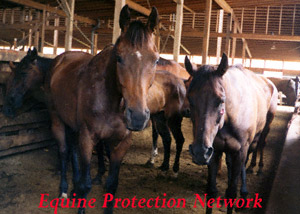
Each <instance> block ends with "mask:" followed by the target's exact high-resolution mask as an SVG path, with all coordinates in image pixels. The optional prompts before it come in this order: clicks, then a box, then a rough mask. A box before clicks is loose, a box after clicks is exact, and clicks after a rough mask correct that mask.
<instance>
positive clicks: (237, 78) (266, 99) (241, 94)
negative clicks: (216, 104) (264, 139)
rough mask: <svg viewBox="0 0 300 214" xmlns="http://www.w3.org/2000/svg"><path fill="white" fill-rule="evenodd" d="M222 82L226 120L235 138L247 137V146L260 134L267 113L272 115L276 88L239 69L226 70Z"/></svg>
mask: <svg viewBox="0 0 300 214" xmlns="http://www.w3.org/2000/svg"><path fill="white" fill-rule="evenodd" d="M224 78H225V81H226V94H227V96H226V112H227V117H228V118H229V120H230V123H231V126H232V127H235V128H236V130H237V132H240V134H239V135H240V136H245V135H247V136H248V138H249V139H250V142H251V141H252V140H251V139H253V138H254V136H255V135H256V134H257V133H259V132H261V131H262V130H263V128H264V126H265V123H266V118H267V114H268V112H269V111H270V110H272V111H274V112H275V111H276V105H277V100H276V99H277V90H276V87H275V86H274V85H273V84H272V83H270V82H269V81H268V80H267V79H266V78H264V77H261V76H258V75H256V74H255V73H253V72H252V71H250V70H247V69H244V68H242V67H235V66H232V67H230V68H229V69H228V70H227V72H226V74H225V75H224Z"/></svg>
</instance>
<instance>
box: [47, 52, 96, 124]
mask: <svg viewBox="0 0 300 214" xmlns="http://www.w3.org/2000/svg"><path fill="white" fill-rule="evenodd" d="M92 57H93V56H92V55H90V54H87V53H84V52H65V53H63V54H61V55H59V56H58V57H56V58H55V61H54V63H53V67H52V69H51V72H50V78H49V79H48V80H47V82H48V84H49V85H48V87H49V92H50V94H51V97H50V110H52V111H56V112H57V113H58V115H60V118H61V119H62V120H63V122H64V123H66V124H67V125H68V126H70V127H71V128H73V130H76V127H77V124H76V121H77V86H78V82H79V79H80V78H79V77H80V74H81V73H82V72H84V69H83V68H84V66H85V65H86V64H87V63H88V62H89V61H90V60H91V59H92ZM54 109H55V110H54Z"/></svg>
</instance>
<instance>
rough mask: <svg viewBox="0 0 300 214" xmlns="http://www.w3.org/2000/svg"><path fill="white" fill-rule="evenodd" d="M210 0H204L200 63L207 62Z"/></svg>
mask: <svg viewBox="0 0 300 214" xmlns="http://www.w3.org/2000/svg"><path fill="white" fill-rule="evenodd" d="M211 7H212V0H206V7H205V21H204V35H203V40H202V41H203V43H202V65H204V64H207V56H208V48H209V33H210V18H211Z"/></svg>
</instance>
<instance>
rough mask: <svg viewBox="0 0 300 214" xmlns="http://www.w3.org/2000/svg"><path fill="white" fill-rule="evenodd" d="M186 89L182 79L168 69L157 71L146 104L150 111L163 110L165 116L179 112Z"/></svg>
mask: <svg viewBox="0 0 300 214" xmlns="http://www.w3.org/2000/svg"><path fill="white" fill-rule="evenodd" d="M185 95H186V89H185V86H184V82H183V81H182V79H180V78H178V77H177V76H175V75H173V74H172V73H170V72H168V71H157V72H156V75H155V80H154V83H153V85H152V86H151V88H150V89H149V92H148V98H147V105H148V107H149V109H150V112H151V113H158V112H159V111H164V112H165V115H166V116H167V117H170V116H171V115H173V114H174V113H180V111H181V108H182V105H183V103H184V99H185Z"/></svg>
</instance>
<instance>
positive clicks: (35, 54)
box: [31, 47, 38, 58]
mask: <svg viewBox="0 0 300 214" xmlns="http://www.w3.org/2000/svg"><path fill="white" fill-rule="evenodd" d="M37 55H38V52H37V49H36V48H35V47H34V48H33V50H32V51H31V57H32V58H35V57H37Z"/></svg>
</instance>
